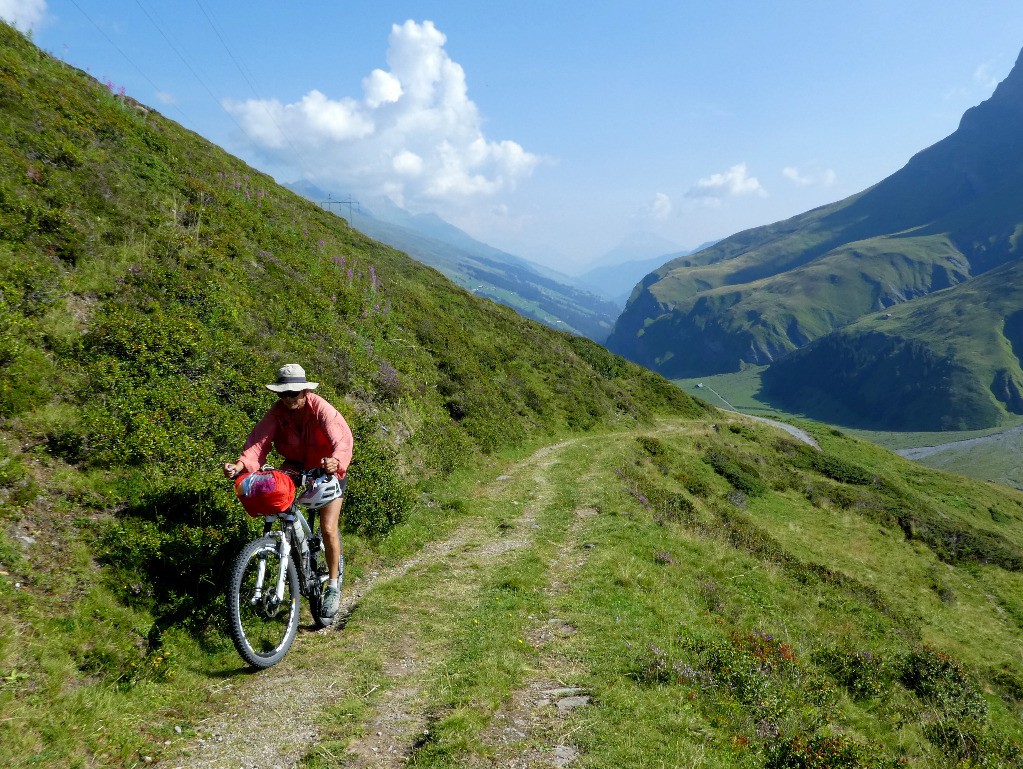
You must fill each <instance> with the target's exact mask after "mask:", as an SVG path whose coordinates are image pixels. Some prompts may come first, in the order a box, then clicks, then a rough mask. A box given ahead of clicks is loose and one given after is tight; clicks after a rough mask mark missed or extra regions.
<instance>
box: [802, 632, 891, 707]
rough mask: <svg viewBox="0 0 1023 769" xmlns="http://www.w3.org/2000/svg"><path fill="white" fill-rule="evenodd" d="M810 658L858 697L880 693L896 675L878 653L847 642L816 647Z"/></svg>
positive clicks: (871, 697)
mask: <svg viewBox="0 0 1023 769" xmlns="http://www.w3.org/2000/svg"><path fill="white" fill-rule="evenodd" d="M813 661H814V662H815V663H817V665H819V666H820V667H821V668H822V669H823V670H824V671H826V672H827V674H828V675H829V676H830V677H831V678H833V679H834V680H835V681H836V682H837V683H838V684H839V685H840V686H842V687H843V688H844V689H845V690H846V691H848V692H849V694H850V695H852V697H853V698H854V699H857V700H869V699H874V698H876V697H881V696H883V695H884V694H885V692H887V691H888V688H889V686H890V685H891V683H892V681H893V680H894V678H895V676H896V671H894V670H892V668H891V666H890V665H889V664H887V661H886V659H885V658H884V657H882V656H881V655H880V654H878V653H877V652H872V651H870V650H867V649H856V648H854V647H853V646H851V645H849V644H841V645H834V646H827V647H825V648H823V649H818V650H817V651H816V652H814V654H813Z"/></svg>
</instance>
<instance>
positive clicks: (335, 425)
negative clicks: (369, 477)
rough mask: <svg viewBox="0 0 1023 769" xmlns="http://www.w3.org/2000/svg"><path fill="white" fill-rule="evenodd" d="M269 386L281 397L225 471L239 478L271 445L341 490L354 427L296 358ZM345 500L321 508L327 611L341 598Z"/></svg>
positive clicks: (291, 466) (291, 463)
mask: <svg viewBox="0 0 1023 769" xmlns="http://www.w3.org/2000/svg"><path fill="white" fill-rule="evenodd" d="M266 387H267V389H268V390H272V391H273V392H275V393H277V397H278V401H277V403H275V404H274V405H273V406H271V407H270V410H269V411H268V412H267V413H266V416H264V417H263V418H262V419H261V420H259V422H258V423H257V424H256V426H255V427H254V428H253V430H252V432H251V433H250V434H249V438H248V440H247V441H245V446H244V448H243V449H242V453H241V455H240V456H239V457H238V460H237V461H236V462H228V463H227V464H225V465H224V475H226V476H227V477H228V478H235V477H236V476H238V475H239V474H240V473H243V472H250V473H251V472H255V471H257V470H259V469H260V468H261V467H262V466H263V463H264V462H265V461H266V458H267V456H268V455H269V453H270V448H271V447H273V448H275V449H276V450H277V452H278V453H279V454H281V456H283V457H284V458H285V460H286V461H285V463H284V466H283V467H282V468H281V469H282V470H283V471H285V472H287V473H295V474H299V473H303V472H306V471H308V470H312V469H313V468H316V467H322V468H323V469H324V470H325V471H327V472H328V473H331V474H333V475H336V476H337V478H338V480H339V481H340V482H341V488H342V491H343V490H344V485H345V474H346V473H347V472H348V465H349V463H350V462H351V461H352V444H353V438H352V431H351V428H349V427H348V423H347V422H346V421H345V418H344V417H343V416H341V413H340V412H339V411H338V410H337V409H335V408H334V407H333V406H331V405H330V404H329V403H328V402H327V401H326V400H325V399H323V398H321V397H320V396H319V395H316V394H315V393H313V392H311V390H315V389H316V388H317V387H319V383H318V382H310V381H308V380H306V374H305V369H303V368H302V367H301V366H299V365H298V364H297V363H289V364H287V365H286V366H282V367H281V368H280V369H279V370H278V371H277V381H276V382H274V383H273V384H268V385H266ZM342 501H343V497H338V498H337V499H335V500H333V501H332V502H330V503H329V504H327V505H326V506H325V507H323V508H321V509H320V530H321V532H322V536H323V549H324V552H325V554H326V556H327V566H328V568H329V570H330V575H329V580H328V581H327V584H326V587H325V589H324V592H323V609H322V614H323V616H324V617H333V616H334V615H335V614H337V611H338V607H339V606H340V602H341V591H340V589H339V587H338V571H339V563H340V555H341V538H340V535H339V532H338V521H339V519H340V517H341V504H342Z"/></svg>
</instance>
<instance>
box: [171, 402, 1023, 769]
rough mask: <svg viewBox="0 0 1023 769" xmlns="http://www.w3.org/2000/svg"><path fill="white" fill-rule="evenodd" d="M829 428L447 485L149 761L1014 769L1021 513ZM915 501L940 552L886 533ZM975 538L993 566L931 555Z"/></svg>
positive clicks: (641, 442)
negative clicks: (286, 645)
mask: <svg viewBox="0 0 1023 769" xmlns="http://www.w3.org/2000/svg"><path fill="white" fill-rule="evenodd" d="M815 437H816V438H817V439H818V441H819V443H820V444H821V446H822V448H820V449H816V448H809V447H805V444H802V443H797V442H794V441H793V440H792V438H791V437H790V436H789V435H787V434H786V433H784V432H782V431H781V430H778V429H777V428H776V427H774V426H772V425H765V424H763V423H762V422H758V421H755V420H750V419H747V418H746V417H743V416H741V415H716V419H715V420H713V421H712V420H679V421H675V422H672V421H664V422H661V423H659V424H657V425H655V426H652V427H649V428H646V429H639V430H628V431H620V432H607V433H600V434H598V433H593V434H587V435H583V436H574V437H571V438H568V439H566V440H563V441H561V442H559V443H556V444H553V445H550V446H545V447H542V448H539V449H537V450H535V451H534V452H533V453H531V454H528V456H526V455H525V452H523V454H520V455H519V456H518V457H516V458H504V459H496V458H492V459H491V460H488V463H487V465H486V467H485V468H483V467H481V468H480V469H479V471H478V472H477V473H476V474H475V476H474V475H472V474H462V475H458V476H456V477H453V478H451V479H449V481H447V482H445V483H444V484H442V485H438V486H437V487H434V488H433V490H432V491H430V492H429V493H430V494H431V497H430V498H429V499H428V500H427V502H425V503H424V506H423V507H422V508H421V509H420V510H419V511H418V513H417V514H422V513H424V512H426V513H428V514H429V517H428V519H427V520H428V522H429V524H430V526H427V527H422V528H419V529H411V528H410V529H408V530H407V531H406V532H405V533H404V534H402V536H403V537H404V538H403V539H401V540H395V541H394V542H393V543H392V544H394V550H393V551H388V550H386V548H383V549H380V550H379V553H381V555H382V557H383V558H389V559H390V560H389V561H388V560H383V561H381V562H380V563H381V565H380V566H379V567H376V568H375V569H372V570H371V569H369V568H364V569H362V573H361V575H360V579H359V580H358V581H355V580H352V581H350V586H349V589H348V591H347V594H346V596H345V612H346V614H345V620H344V622H343V627H341V628H340V629H338V630H334V631H330V632H323V633H313V632H303V633H302V634H301V635H300V636H299V638H298V640H297V641H296V643H295V645H294V647H293V648H292V651H291V652H290V653H289V655H288V657H287V658H286V660H285V661H284V662H283V663H282V664H281V665H278V666H277V667H275V668H272V669H270V670H269V671H265V672H263V673H258V674H247V673H245V672H243V671H242V670H241V669H238V668H236V669H229V670H225V671H223V672H222V675H223V677H222V679H221V680H222V681H223V683H222V684H221V685H220V686H221V688H220V690H219V691H217V692H216V693H214V694H213V695H212V696H211V698H210V702H209V703H208V705H207V710H206V712H208V713H214V714H215V715H212V716H208V717H206V718H205V720H203V721H201V722H200V723H197V724H196V723H194V722H193V723H192V724H191V725H190V726H189V727H188V728H187V729H184V730H183V732H184V733H183V734H182V735H181V737H180V738H179V740H178V741H177V743H175V741H174V740H171V743H172V744H171V745H169V746H166V752H164V753H162V754H161V755H160V756H158V758H159V764H160V765H161V766H163V767H186V766H187V767H208V768H210V769H213V768H217V767H225V768H227V769H235V768H236V767H261V768H262V767H266V768H269V767H299V766H301V767H310V768H312V769H328V768H331V767H367V768H368V767H385V768H386V767H400V766H415V767H424V768H426V767H429V768H433V767H437V768H439V767H494V768H496V769H513V768H516V767H523V768H524V767H559V768H562V767H579V768H580V769H582V767H590V768H595V767H608V768H609V769H610V768H611V767H623V766H628V767H631V766H643V767H646V766H671V767H680V766H683V767H684V766H693V767H696V766H721V767H736V769H740V768H741V769H745V768H747V767H753V766H765V765H766V766H776V767H796V766H809V765H829V766H849V767H853V766H862V767H878V768H879V769H880V767H886V768H887V767H892V766H901V765H906V762H908V764H909V765H914V766H921V767H931V766H934V767H938V766H946V765H949V762H948V756H949V755H953V754H954V755H955V756H957V757H958V758H957V759H956V760H957V761H960V762H961V763H962V762H965V763H966V764H968V763H969V762H971V761H972V762H973V765H981V758H982V757H985V756H986V757H989V758H993V759H995V762H994V763H991V761H988V763H989V764H990V765H998V766H1017V767H1021V769H1023V730H1021V729H1020V723H1021V721H1020V718H1019V714H1020V708H1021V707H1023V705H1021V704H1020V700H1021V697H1020V695H1019V692H1021V691H1023V683H1020V682H1021V681H1023V675H1021V674H1019V673H1018V672H1017V671H1018V655H1019V637H1020V630H1019V628H1020V624H1019V623H1020V619H1019V618H1020V617H1023V608H1021V606H1020V602H1019V598H1018V596H1019V595H1020V594H1023V591H1021V590H1020V588H1021V587H1023V576H1021V574H1023V570H1020V569H1017V568H1016V565H1015V564H1016V563H1017V562H1016V561H1015V560H1013V558H1015V557H1016V556H1015V555H1013V554H1015V553H1016V552H1017V550H1016V549H1015V548H1016V547H1017V546H1016V545H1015V539H1014V538H1015V537H1016V536H1017V534H1016V530H1015V528H1014V527H1013V528H1010V526H1009V522H1010V521H1016V520H1023V500H1021V499H1018V498H1016V497H1013V498H1011V499H1010V498H1009V497H1007V496H1004V495H1003V496H997V497H996V496H992V497H991V498H990V499H991V501H989V502H984V504H985V505H987V506H986V507H980V508H978V509H979V513H978V512H977V510H978V509H975V508H973V507H970V508H965V507H964V502H963V500H962V497H961V496H960V495H959V491H960V486H961V485H962V483H963V481H959V480H957V479H952V478H946V477H944V476H939V475H938V474H933V473H920V472H917V471H916V470H915V468H910V469H912V470H913V473H912V475H910V476H909V477H910V478H911V479H912V481H913V484H914V486H913V488H910V487H909V485H908V484H904V485H902V484H901V483H900V481H899V476H898V475H897V474H898V473H900V472H902V470H903V468H902V467H901V465H900V464H899V463H901V462H902V461H903V460H898V459H895V460H894V461H893V459H892V457H891V456H890V455H888V454H885V453H883V452H881V451H880V450H877V451H876V452H875V453H873V454H868V453H866V452H863V453H862V454H855V455H854V456H856V457H857V460H851V459H846V458H843V455H842V453H841V452H842V451H843V450H845V449H846V447H848V446H849V445H852V444H853V441H852V440H851V439H849V438H847V437H845V436H843V435H842V434H840V433H834V432H828V431H825V430H818V431H817V432H816V433H815ZM859 457H862V459H859ZM861 463H862V464H861ZM907 467H909V466H908V465H907ZM992 493H993V492H992ZM944 500H949V501H950V502H951V503H954V505H953V504H947V505H945V504H942V506H941V507H940V508H938V507H937V505H938V504H939V503H941V502H942V501H944ZM996 500H997V504H999V505H1001V506H1002V507H1000V508H997V509H996V508H995V507H993V505H994V504H996ZM908 505H912V506H913V507H912V510H913V511H914V514H915V515H916V516H917V517H916V519H915V520H916V521H917V529H916V530H915V531H917V533H918V534H919V535H920V536H921V537H922V536H924V535H927V536H929V537H930V539H928V540H926V541H925V540H923V539H918V538H914V537H911V536H908V535H906V534H905V533H900V531H899V530H897V529H895V530H893V528H892V527H891V526H890V525H889V524H888V523H887V519H885V520H884V521H882V522H879V519H878V516H879V515H880V514H881V512H883V511H886V510H891V509H905V508H906V506H908ZM899 506H901V508H900V507H899ZM1003 509H1004V510H1005V511H1008V512H1001V511H1002V510H1003ZM963 510H965V512H963V513H961V512H960V511H963ZM995 512H998V513H999V514H1000V515H1001V517H1002V519H1004V522H1003V523H999V522H998V520H996V517H995ZM1010 513H1011V514H1012V516H1013V517H1012V518H1010V517H1009V514H1010ZM957 515H961V517H959V518H956V517H955V516H957ZM985 515H986V516H987V519H985ZM927 516H931V517H927ZM422 520H423V519H420V521H422ZM988 520H990V523H988V522H987V521H988ZM953 521H954V524H953ZM938 523H940V524H941V525H942V526H944V527H945V528H943V529H941V530H940V531H947V532H948V536H947V537H946V538H945V539H944V540H941V541H939V540H937V539H935V537H936V536H937V535H936V534H935V532H938V531H939V530H938V529H930V530H928V529H925V528H921V527H922V526H923V525H924V524H928V525H932V526H937V525H938ZM982 526H983V527H985V528H983V530H982V529H981V527H982ZM431 527H432V528H431ZM996 527H998V528H996ZM399 533H400V532H399ZM939 533H940V532H939ZM964 537H969V538H972V539H971V540H970V541H972V542H976V543H981V544H984V546H985V547H987V550H985V551H984V554H983V557H984V558H987V559H989V560H990V559H993V558H1001V559H1002V560H1001V561H1000V562H999V563H988V562H986V561H985V562H983V563H981V562H980V561H978V562H976V563H972V562H971V563H968V564H966V566H967V567H968V568H960V567H959V566H955V565H952V564H950V563H947V562H945V561H941V560H939V557H938V554H937V553H936V551H935V548H936V547H938V546H939V545H941V544H942V542H949V543H952V542H961V541H962V539H963V538H964ZM978 546H979V545H978ZM388 552H390V553H392V554H391V555H388V554H387V553H388ZM356 556H357V558H356V560H358V553H357V554H356ZM1009 556H1012V557H1011V558H1010V557H1009ZM946 557H947V556H946ZM365 560H367V559H364V561H365ZM1000 564H1001V565H1000ZM950 592H951V593H952V594H953V595H952V597H951V598H950V597H949V594H950ZM956 596H962V598H957V597H956ZM967 629H968V630H967ZM807 756H823V758H822V761H824V763H818V764H810V763H807V762H806V761H804V758H806V757H807ZM985 760H987V759H985Z"/></svg>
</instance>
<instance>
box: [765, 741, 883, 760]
mask: <svg viewBox="0 0 1023 769" xmlns="http://www.w3.org/2000/svg"><path fill="white" fill-rule="evenodd" d="M766 752H767V762H766V763H765V764H764V766H765V769H855V768H856V767H860V766H863V765H864V763H863V762H864V760H865V759H866V758H867V756H868V755H869V754H868V753H867V752H866V751H865V750H864V748H863V746H861V745H859V744H858V743H856V742H855V741H853V740H851V739H850V738H848V737H846V736H845V735H837V736H831V735H826V734H794V735H791V736H788V735H783V734H779V735H778V737H777V738H776V739H774V740H773V741H772V742H771V744H770V745H769V747H768V748H767V751H766Z"/></svg>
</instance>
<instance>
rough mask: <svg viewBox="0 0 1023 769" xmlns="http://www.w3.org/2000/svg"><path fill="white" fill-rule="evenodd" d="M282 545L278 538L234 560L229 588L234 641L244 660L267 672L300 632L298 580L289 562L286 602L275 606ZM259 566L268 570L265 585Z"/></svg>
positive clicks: (247, 548)
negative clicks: (279, 548) (279, 551)
mask: <svg viewBox="0 0 1023 769" xmlns="http://www.w3.org/2000/svg"><path fill="white" fill-rule="evenodd" d="M278 544H279V543H278V540H277V539H275V538H274V537H262V538H260V539H256V540H253V541H252V542H250V543H249V544H247V545H246V546H245V548H244V549H243V550H242V552H241V553H240V554H239V555H238V558H237V559H236V560H235V563H234V569H233V570H232V572H231V582H230V584H229V586H228V596H227V613H228V619H229V620H230V623H231V640H232V641H234V646H235V648H236V649H237V650H238V653H239V654H240V655H241V657H242V659H243V660H245V661H246V662H248V663H249V664H250V665H252V666H253V667H257V668H268V667H270V666H271V665H275V664H277V663H278V662H280V661H281V660H282V659H284V655H285V654H287V653H288V649H289V648H290V647H291V643H292V641H294V640H295V634H296V633H297V632H298V621H299V606H300V604H299V590H298V574H297V572H296V571H295V564H294V563H292V562H291V561H290V560H289V561H288V574H287V577H286V579H285V580H284V597H283V599H282V600H280V601H278V600H277V577H278V575H279V574H280V569H281V558H280V554H279V553H278V552H277V548H278ZM260 564H264V565H265V566H264V568H263V577H262V583H260V576H259V573H260Z"/></svg>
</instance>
